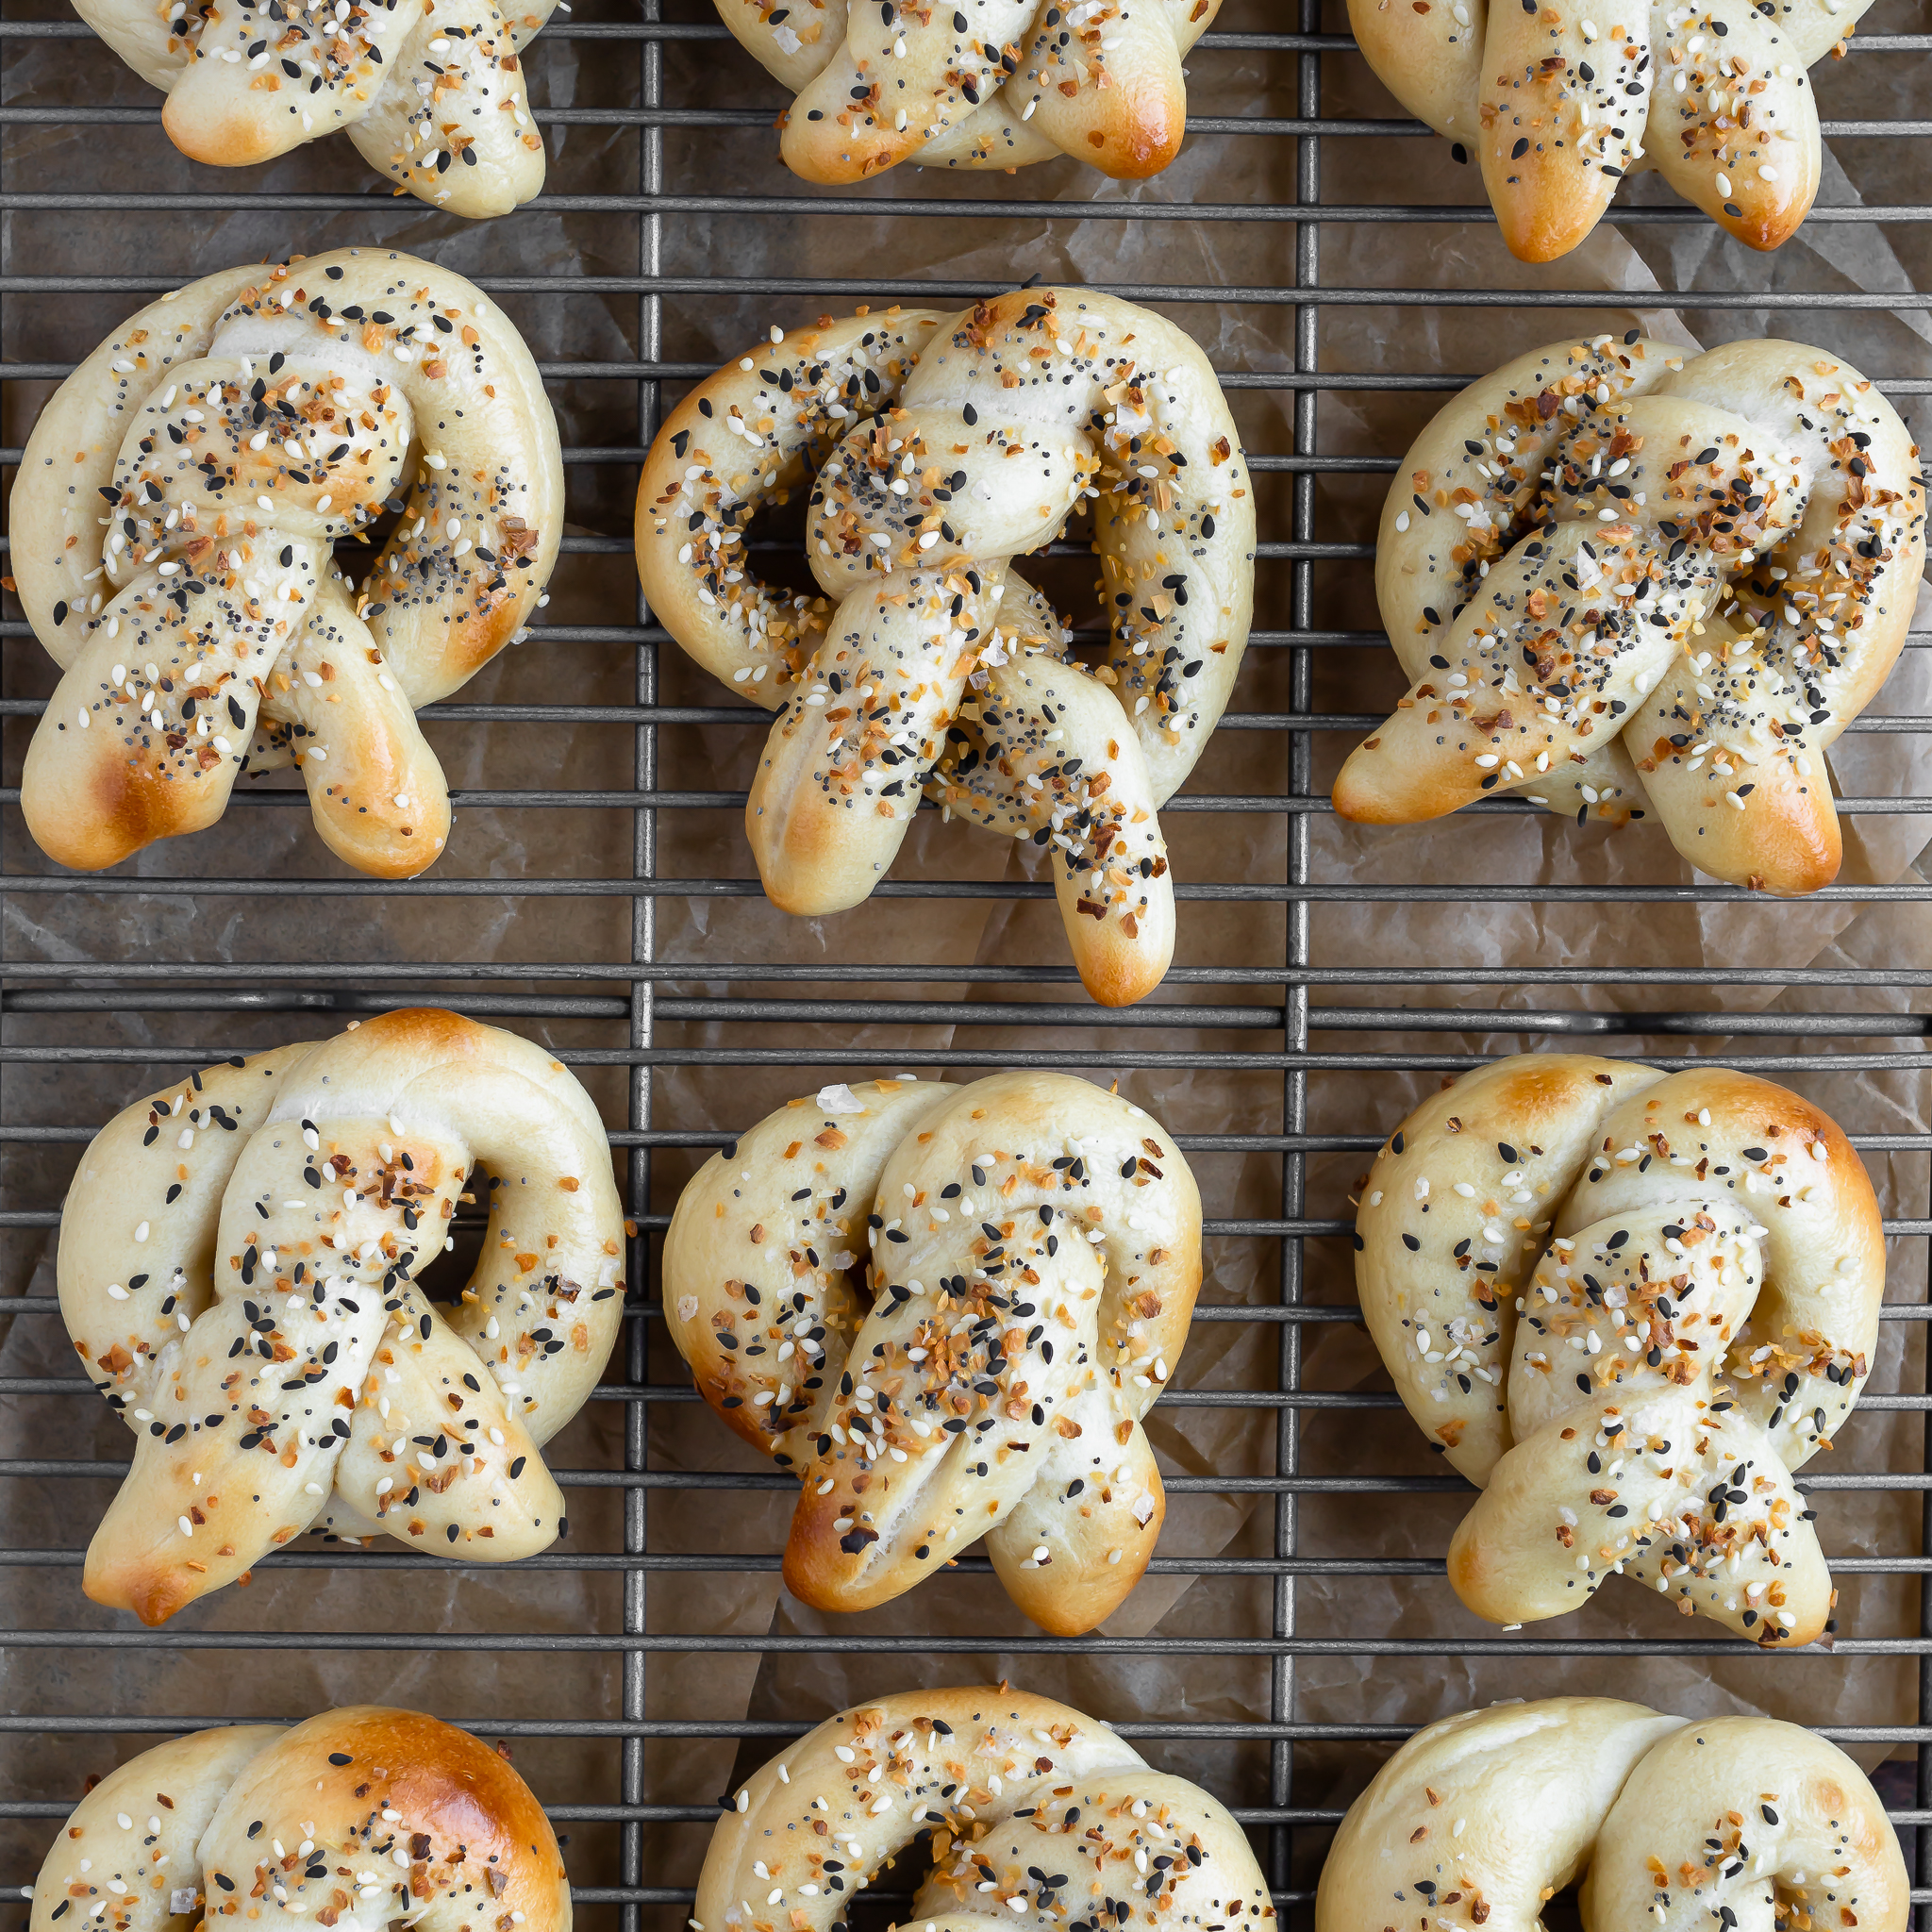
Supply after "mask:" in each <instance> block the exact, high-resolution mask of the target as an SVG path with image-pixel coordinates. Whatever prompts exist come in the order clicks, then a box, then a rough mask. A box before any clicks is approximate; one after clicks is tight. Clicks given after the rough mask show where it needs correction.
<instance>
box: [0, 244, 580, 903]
mask: <svg viewBox="0 0 1932 1932" xmlns="http://www.w3.org/2000/svg"><path fill="white" fill-rule="evenodd" d="M404 499H406V500H404ZM104 507H105V508H106V510H107V514H106V515H103V514H102V513H101V512H102V510H103V508H104ZM386 508H400V509H401V511H402V519H401V521H400V522H399V523H398V524H397V525H396V527H395V529H394V531H393V533H392V534H391V536H390V538H389V540H388V541H387V542H386V543H385V544H384V545H383V547H382V550H381V552H380V553H379V555H378V556H377V557H376V559H375V565H374V567H373V569H371V570H370V571H369V573H368V575H367V577H366V579H365V581H364V582H363V584H362V586H361V588H360V590H359V591H358V590H356V589H353V588H352V587H351V586H350V585H349V584H348V583H347V582H346V581H345V579H344V578H343V577H342V575H341V573H340V572H339V571H338V569H337V568H336V566H335V563H334V561H333V556H332V551H333V546H334V545H335V544H336V543H337V542H339V541H343V540H345V539H350V538H361V537H362V535H363V533H364V532H365V531H366V530H367V529H368V528H369V527H370V525H373V524H374V523H375V521H376V519H377V518H378V517H380V516H381V514H382V513H383V511H384V510H385V509H386ZM562 509H563V467H562V458H561V454H560V452H559V451H558V443H557V425H556V422H555V420H554V418H553V417H552V415H551V411H550V405H549V401H548V399H547V398H546V397H545V395H544V393H543V386H542V383H541V379H540V378H539V376H538V375H537V369H536V365H535V363H533V362H532V361H531V359H530V355H529V351H528V350H527V349H525V346H524V343H523V341H522V340H521V338H520V337H519V336H518V335H517V333H516V331H515V330H514V329H512V328H511V327H510V326H509V325H508V323H506V322H505V321H504V320H503V318H502V317H501V316H500V315H499V314H498V313H497V311H496V309H495V308H493V307H492V306H491V304H490V303H489V302H487V301H486V300H485V299H484V297H483V295H482V293H481V291H479V290H477V289H476V288H475V286H474V285H473V284H471V283H469V282H467V281H465V280H464V279H463V278H462V277H461V276H460V275H451V274H450V273H449V272H448V271H447V270H446V269H440V268H437V267H435V266H433V265H432V264H430V263H428V262H425V261H419V260H418V259H416V258H415V257H413V256H408V255H398V254H393V253H389V252H380V253H369V252H364V251H361V250H358V249H338V250H336V251H335V252H334V253H332V254H328V255H323V256H316V257H313V258H309V259H308V260H307V261H301V262H291V263H290V264H288V265H287V266H285V267H284V266H277V267H274V268H270V269H266V270H264V269H261V268H259V267H245V268H236V269H228V270H225V271H224V272H223V273H221V274H219V275H208V276H207V277H205V278H204V279H203V280H201V281H198V282H192V283H191V284H190V285H189V286H188V287H187V288H185V289H180V290H176V291H175V292H174V293H173V294H171V295H165V296H163V297H162V298H161V300H160V301H158V302H155V303H152V304H150V305H149V306H148V307H147V308H144V309H142V310H141V311H140V313H138V314H137V315H135V316H133V317H131V318H130V319H129V320H128V322H127V323H126V324H125V325H124V326H123V327H122V328H121V329H120V330H118V331H117V332H116V334H115V335H114V336H113V337H112V338H111V339H110V340H109V341H106V342H103V343H102V344H101V346H100V347H99V348H97V349H96V350H95V351H94V352H93V354H92V356H90V357H89V358H87V360H86V361H84V362H83V363H81V365H80V366H79V367H78V368H77V369H76V370H75V372H74V374H73V375H70V376H69V377H68V378H67V380H66V381H65V382H64V383H63V384H62V385H61V386H60V389H59V391H58V393H57V394H56V395H55V396H54V399H53V400H52V401H51V402H50V403H49V404H48V405H47V407H46V408H45V409H43V410H42V412H41V416H40V420H39V421H38V422H37V423H36V424H35V425H34V431H33V435H32V437H31V438H30V439H29V441H28V443H27V447H26V451H25V457H24V459H23V461H22V464H21V470H20V475H19V479H18V481H17V482H16V483H15V485H14V490H13V497H12V527H13V559H14V574H15V576H16V578H17V579H18V582H19V586H20V598H21V602H22V605H23V606H24V608H25V611H26V615H27V618H28V621H29V622H30V623H31V624H32V625H33V627H34V632H35V635H36V636H37V637H38V638H39V639H40V640H41V642H42V644H43V645H44V646H45V647H46V650H47V653H48V655H49V656H50V657H52V658H54V660H55V661H56V663H58V665H59V666H60V668H61V671H62V674H63V675H62V676H61V679H60V682H59V685H58V688H57V690H56V691H55V693H54V696H53V698H52V699H51V700H50V701H49V703H48V706H47V709H46V712H45V714H44V715H43V717H42V720H41V723H40V724H39V725H38V727H37V728H36V730H35V733H34V739H33V742H32V745H31V747H30V748H29V750H28V753H27V758H26V765H25V774H24V776H23V779H22V786H21V804H22V808H23V809H24V810H25V814H26V820H27V824H28V826H29V828H30V829H31V830H32V832H33V835H34V837H35V839H36V840H37V841H39V842H40V844H41V846H42V849H43V850H44V851H46V852H47V853H48V854H49V856H50V857H52V858H57V859H58V860H59V861H60V862H61V863H63V864H66V865H72V866H75V867H78V868H80V869H82V870H86V871H94V870H97V869H99V868H100V867H102V866H108V865H112V864H114V863H115V862H116V861H118V860H120V859H122V858H126V857H127V856H128V855H129V854H130V853H133V852H137V851H139V850H140V849H141V848H142V846H144V845H146V844H148V843H150V842H151V841H154V840H156V839H160V838H168V837H172V836H174V835H175V834H178V833H182V832H189V831H196V830H199V829H201V828H202V827H204V826H206V825H208V824H213V823H214V821H215V820H216V819H218V818H219V817H220V816H221V814H222V812H223V810H224V809H225V807H226V805H227V802H228V797H229V794H230V792H231V791H233V789H234V785H235V781H236V779H237V778H238V777H240V776H241V775H242V773H243V772H244V771H246V772H248V773H250V774H254V773H258V772H262V771H267V770H271V769H273V768H275V766H277V765H285V764H289V763H294V764H296V765H298V766H299V767H300V768H301V772H302V776H303V779H304V781H305V782H306V784H307V785H308V798H309V807H310V809H311V811H312V813H313V816H314V820H315V826H316V829H317V831H318V832H320V833H321V835H322V837H323V839H324V841H325V842H326V843H327V844H328V845H329V847H330V848H331V849H332V850H333V851H335V852H336V853H337V854H338V855H339V856H340V857H341V858H343V859H345V860H347V862H348V863H349V864H351V865H354V866H357V867H358V868H359V869H360V870H362V871H364V872H369V873H374V874H377V875H378V876H380V877H385V878H402V877H408V876H411V875H413V874H416V873H419V872H421V871H422V870H423V869H424V868H425V866H427V865H428V864H430V863H431V861H432V860H434V859H435V858H436V857H437V855H438V854H439V853H440V852H441V850H442V847H443V844H444V841H445V839H446V837H447V834H448V829H449V793H448V789H447V787H446V786H445V784H444V781H443V775H442V772H441V768H440V767H439V766H438V764H437V761H436V758H435V756H434V755H433V754H432V753H431V751H430V749H429V747H428V745H427V744H426V743H425V741H424V740H423V735H422V732H421V731H420V729H419V728H418V726H417V724H416V718H415V711H416V708H418V707H420V706H423V705H425V704H428V703H430V702H431V701H432V700H434V699H436V698H440V697H442V696H444V695H446V694H447V693H448V692H450V691H454V690H455V689H456V688H457V687H458V685H460V684H461V683H463V681H464V680H465V679H466V678H468V677H469V676H470V675H472V674H473V673H475V671H477V670H478V669H480V668H481V666H482V665H483V664H485V663H487V662H488V661H489V659H490V658H492V657H494V656H495V654H496V653H497V652H498V651H500V650H501V649H502V648H503V646H504V645H505V644H507V643H508V642H510V641H512V639H513V638H514V637H516V636H517V635H519V634H520V626H521V625H523V623H524V621H525V618H526V617H527V616H528V615H529V613H530V611H531V610H532V609H533V608H534V607H535V605H536V603H537V599H538V597H539V596H540V595H541V591H542V589H543V586H544V583H545V582H546V580H547V579H548V577H549V575H550V569H551V566H552V564H553V563H554V562H555V561H556V558H557V546H558V539H559V537H560V535H561V526H562Z"/></svg>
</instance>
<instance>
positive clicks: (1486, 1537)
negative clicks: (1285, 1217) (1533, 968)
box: [1356, 1054, 1885, 1645]
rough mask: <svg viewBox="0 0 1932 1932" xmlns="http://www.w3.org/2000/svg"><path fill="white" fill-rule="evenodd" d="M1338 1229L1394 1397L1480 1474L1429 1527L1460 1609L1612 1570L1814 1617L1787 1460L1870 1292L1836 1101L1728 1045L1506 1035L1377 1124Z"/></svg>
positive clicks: (1819, 1421)
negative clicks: (1784, 1084) (1505, 1050)
mask: <svg viewBox="0 0 1932 1932" xmlns="http://www.w3.org/2000/svg"><path fill="white" fill-rule="evenodd" d="M1356 1250H1357V1259H1356V1280H1357V1286H1358V1287H1359V1289H1360V1291H1361V1300H1362V1312H1363V1314H1364V1316H1365V1317H1366V1318H1367V1320H1368V1324H1369V1331H1370V1333H1371V1334H1372V1335H1374V1338H1375V1345H1376V1347H1377V1348H1378V1349H1380V1351H1381V1354H1382V1359H1383V1361H1384V1362H1385V1363H1386V1364H1387V1366H1388V1369H1389V1373H1390V1374H1391V1376H1392V1377H1393V1378H1394V1382H1395V1387H1396V1390H1397V1392H1398V1393H1399V1394H1400V1395H1401V1397H1402V1399H1403V1401H1404V1403H1405V1404H1406V1405H1407V1408H1408V1412H1409V1414H1410V1415H1412V1416H1413V1417H1414V1418H1415V1420H1416V1422H1417V1423H1418V1424H1420V1425H1421V1427H1422V1428H1423V1429H1424V1432H1425V1433H1426V1434H1427V1436H1428V1438H1429V1440H1430V1442H1431V1444H1432V1445H1440V1448H1441V1453H1442V1454H1443V1455H1444V1456H1446V1457H1448V1459H1449V1461H1450V1463H1451V1464H1452V1465H1453V1466H1454V1467H1455V1468H1457V1469H1458V1470H1460V1471H1461V1473H1462V1474H1464V1475H1466V1476H1468V1477H1469V1479H1470V1480H1471V1481H1472V1482H1474V1483H1475V1484H1477V1485H1478V1486H1480V1487H1481V1488H1482V1491H1483V1494H1482V1496H1481V1497H1480V1499H1479V1500H1478V1501H1477V1502H1476V1504H1475V1506H1474V1508H1472V1509H1471V1510H1470V1512H1469V1515H1468V1516H1467V1517H1466V1518H1465V1519H1464V1520H1463V1523H1462V1524H1461V1526H1460V1528H1458V1529H1457V1532H1456V1537H1455V1541H1453V1542H1452V1543H1451V1545H1450V1550H1449V1580H1450V1582H1451V1583H1452V1584H1454V1585H1455V1587H1456V1593H1457V1595H1458V1596H1459V1597H1461V1599H1462V1600H1463V1602H1464V1603H1465V1604H1467V1605H1468V1606H1469V1607H1470V1608H1471V1609H1473V1610H1474V1611H1475V1613H1476V1614H1477V1615H1478V1616H1481V1617H1487V1618H1488V1619H1489V1620H1490V1621H1491V1623H1496V1624H1527V1623H1534V1622H1536V1621H1537V1620H1539V1619H1541V1618H1543V1617H1555V1616H1560V1615H1561V1614H1562V1613H1563V1612H1564V1611H1565V1610H1571V1609H1574V1608H1575V1607H1577V1605H1579V1604H1580V1603H1582V1602H1583V1600H1584V1599H1585V1598H1586V1597H1587V1596H1589V1595H1590V1594H1591V1591H1594V1590H1595V1589H1596V1587H1597V1585H1598V1584H1600V1583H1601V1582H1602V1581H1603V1580H1604V1578H1605V1577H1606V1576H1607V1575H1608V1574H1610V1573H1611V1572H1612V1571H1618V1572H1622V1573H1624V1574H1627V1575H1631V1576H1635V1577H1638V1578H1639V1579H1640V1580H1641V1581H1642V1582H1644V1583H1646V1584H1649V1585H1650V1586H1652V1587H1653V1588H1654V1589H1656V1590H1657V1591H1659V1592H1661V1593H1663V1594H1664V1595H1667V1596H1673V1597H1675V1598H1676V1599H1677V1600H1678V1603H1677V1607H1678V1608H1679V1609H1680V1610H1682V1611H1683V1612H1684V1613H1685V1614H1686V1615H1689V1614H1691V1612H1692V1611H1702V1612H1703V1614H1704V1615H1705V1616H1707V1617H1711V1618H1714V1619H1715V1620H1716V1621H1717V1622H1719V1623H1721V1624H1728V1625H1729V1626H1730V1628H1731V1629H1733V1630H1735V1631H1737V1632H1738V1633H1739V1634H1740V1636H1745V1637H1750V1638H1753V1639H1755V1640H1756V1641H1757V1642H1759V1643H1762V1644H1766V1645H1774V1644H1792V1643H1808V1642H1810V1641H1811V1640H1812V1639H1813V1638H1815V1637H1817V1636H1819V1635H1820V1634H1821V1633H1822V1632H1823V1631H1824V1630H1825V1629H1826V1628H1827V1627H1829V1626H1828V1624H1827V1619H1828V1618H1829V1616H1830V1614H1831V1605H1832V1588H1831V1578H1830V1576H1829V1575H1828V1574H1827V1573H1826V1571H1825V1567H1824V1557H1823V1556H1822V1555H1821V1554H1820V1552H1819V1547H1818V1538H1817V1534H1816V1532H1815V1531H1814V1530H1813V1528H1812V1526H1811V1516H1812V1512H1811V1511H1810V1510H1809V1509H1807V1507H1805V1503H1804V1499H1803V1497H1802V1496H1801V1495H1800V1494H1799V1493H1798V1491H1797V1488H1796V1485H1795V1484H1794V1483H1793V1481H1792V1479H1791V1472H1792V1471H1793V1470H1796V1469H1799V1468H1802V1467H1803V1465H1804V1464H1805V1463H1807V1462H1808V1461H1809V1460H1810V1458H1811V1457H1813V1456H1814V1455H1816V1454H1817V1452H1818V1451H1819V1449H1820V1448H1828V1447H1829V1446H1830V1439H1831V1435H1832V1432H1833V1431H1834V1430H1835V1429H1836V1428H1837V1427H1838V1425H1839V1424H1840V1423H1841V1422H1842V1421H1843V1420H1844V1418H1845V1417H1846V1416H1847V1415H1849V1414H1850V1413H1851V1411H1852V1407H1853V1405H1854V1404H1855V1403H1856V1402H1857V1399H1858V1391H1860V1390H1861V1389H1862V1388H1863V1387H1864V1385H1865V1376H1866V1374H1867V1373H1868V1372H1869V1370H1870V1367H1871V1360H1872V1352H1873V1348H1874V1343H1875V1342H1876V1341H1877V1336H1878V1307H1879V1303H1880V1302H1881V1300H1882V1299H1883V1298H1884V1294H1885V1239H1884V1234H1883V1231H1882V1229H1881V1226H1880V1224H1879V1218H1878V1204H1877V1202H1876V1201H1875V1200H1874V1198H1873V1193H1872V1183H1871V1181H1870V1179H1869V1178H1868V1177H1867V1175H1866V1173H1865V1169H1864V1166H1863V1164H1862V1163H1861V1162H1860V1161H1859V1159H1858V1157H1857V1154H1856V1153H1854V1152H1853V1150H1852V1147H1851V1144H1850V1142H1849V1141H1846V1139H1845V1137H1844V1135H1843V1134H1841V1133H1840V1131H1839V1129H1838V1126H1837V1124H1836V1123H1834V1122H1833V1121H1831V1120H1829V1119H1827V1118H1826V1117H1825V1115H1824V1114H1822V1113H1820V1112H1819V1111H1818V1109H1817V1108H1814V1107H1810V1106H1807V1104H1806V1103H1805V1102H1804V1101H1802V1100H1800V1099H1799V1098H1798V1097H1797V1095H1796V1094H1794V1093H1788V1092H1786V1091H1785V1090H1784V1089H1783V1088H1781V1087H1774V1086H1772V1085H1771V1083H1770V1082H1769V1081H1765V1080H1757V1079H1753V1078H1752V1077H1751V1076H1750V1075H1749V1074H1739V1073H1733V1072H1732V1071H1731V1070H1730V1069H1729V1068H1726V1067H1716V1066H1704V1067H1698V1068H1696V1069H1694V1070H1692V1071H1691V1072H1689V1073H1682V1074H1671V1075H1669V1076H1668V1077H1666V1076H1665V1075H1664V1074H1660V1073H1658V1072H1657V1070H1656V1069H1655V1068H1654V1067H1646V1066H1643V1065H1641V1064H1640V1063H1638V1062H1636V1061H1632V1060H1600V1059H1591V1058H1584V1057H1582V1056H1573V1055H1567V1054H1522V1055H1518V1056H1516V1057H1514V1058H1509V1059H1505V1060H1498V1061H1496V1062H1494V1063H1492V1064H1491V1065H1490V1066H1487V1067H1484V1068H1482V1069H1481V1070H1480V1071H1478V1072H1476V1073H1474V1074H1465V1075H1464V1076H1463V1077H1462V1078H1461V1079H1460V1080H1457V1082H1456V1083H1455V1085H1454V1086H1452V1087H1450V1088H1448V1089H1447V1090H1445V1091H1443V1092H1441V1093H1439V1094H1437V1095H1436V1096H1435V1097H1434V1098H1433V1099H1431V1100H1427V1101H1424V1103H1423V1105H1422V1106H1421V1107H1419V1108H1417V1109H1416V1110H1415V1112H1414V1113H1412V1114H1411V1115H1410V1116H1409V1117H1408V1119H1407V1120H1406V1121H1405V1122H1404V1123H1403V1124H1402V1126H1401V1127H1400V1129H1399V1130H1398V1131H1397V1132H1396V1134H1395V1135H1394V1137H1393V1138H1392V1139H1391V1140H1390V1141H1388V1142H1387V1143H1386V1144H1385V1145H1384V1146H1383V1148H1382V1151H1381V1152H1380V1153H1379V1154H1378V1155H1377V1156H1376V1157H1375V1162H1374V1167H1373V1168H1372V1169H1371V1171H1370V1172H1369V1174H1368V1175H1367V1176H1366V1178H1365V1180H1364V1183H1363V1193H1362V1197H1361V1206H1360V1209H1359V1211H1358V1213H1357V1217H1356Z"/></svg>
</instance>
